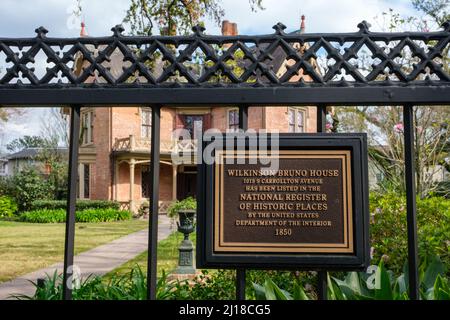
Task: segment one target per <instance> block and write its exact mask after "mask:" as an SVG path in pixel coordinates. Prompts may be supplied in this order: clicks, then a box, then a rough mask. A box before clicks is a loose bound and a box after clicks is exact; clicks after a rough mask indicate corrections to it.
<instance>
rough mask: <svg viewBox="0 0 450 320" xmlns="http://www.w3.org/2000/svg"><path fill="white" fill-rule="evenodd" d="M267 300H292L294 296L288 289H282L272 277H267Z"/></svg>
mask: <svg viewBox="0 0 450 320" xmlns="http://www.w3.org/2000/svg"><path fill="white" fill-rule="evenodd" d="M264 289H265V291H266V298H267V300H292V297H291V296H290V294H289V293H287V292H286V291H283V290H281V289H280V288H279V287H278V286H277V285H276V284H275V283H274V282H273V281H272V280H271V279H269V278H267V279H266V281H265V282H264Z"/></svg>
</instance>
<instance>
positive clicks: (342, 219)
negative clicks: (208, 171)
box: [214, 150, 354, 254]
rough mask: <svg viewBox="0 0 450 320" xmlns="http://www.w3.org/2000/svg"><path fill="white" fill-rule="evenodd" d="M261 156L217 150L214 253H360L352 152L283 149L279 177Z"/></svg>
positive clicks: (276, 171) (255, 152)
mask: <svg viewBox="0 0 450 320" xmlns="http://www.w3.org/2000/svg"><path fill="white" fill-rule="evenodd" d="M262 157H263V158H267V157H271V156H270V155H269V156H268V155H267V154H259V153H258V152H257V151H244V150H242V151H235V150H232V151H225V150H217V152H216V162H215V165H214V166H215V167H214V171H215V173H214V251H215V252H217V253H220V252H222V253H226V252H239V253H252V252H267V253H345V254H351V253H354V246H353V213H352V198H351V197H352V181H351V177H352V175H351V161H352V159H351V152H350V151H346V150H317V151H315V150H281V151H280V152H279V154H278V155H274V156H273V157H276V158H278V160H279V168H278V170H268V169H266V168H264V167H263V166H261V164H260V162H259V161H258V160H260V159H261V158H262ZM230 158H232V159H233V160H234V161H232V162H230V161H228V164H227V159H230ZM239 158H241V159H240V161H241V162H238V159H239ZM242 158H243V159H242ZM252 158H257V159H253V162H252V161H250V160H252ZM244 159H245V164H240V163H244V162H243V160H244ZM263 160H267V159H263ZM255 162H256V164H252V163H255Z"/></svg>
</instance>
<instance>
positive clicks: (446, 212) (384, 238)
mask: <svg viewBox="0 0 450 320" xmlns="http://www.w3.org/2000/svg"><path fill="white" fill-rule="evenodd" d="M370 213H371V226H370V241H371V244H372V247H373V249H374V254H373V261H380V259H381V257H383V256H384V260H385V263H386V266H387V267H388V268H390V269H392V270H393V271H394V272H397V273H399V272H401V270H402V267H403V262H404V261H405V260H406V259H407V251H408V245H407V241H408V237H407V228H406V226H407V224H406V199H405V196H403V195H401V194H397V193H392V192H391V193H386V194H376V193H373V194H371V196H370ZM417 230H418V244H419V256H420V258H421V260H425V259H426V258H427V257H429V256H434V255H439V256H440V257H441V259H442V260H443V261H444V264H446V265H448V264H450V255H449V248H450V243H449V235H450V200H447V199H445V198H442V197H430V198H427V199H419V198H417Z"/></svg>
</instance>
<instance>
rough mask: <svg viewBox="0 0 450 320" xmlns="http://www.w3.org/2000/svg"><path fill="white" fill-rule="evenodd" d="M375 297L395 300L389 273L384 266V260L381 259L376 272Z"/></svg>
mask: <svg viewBox="0 0 450 320" xmlns="http://www.w3.org/2000/svg"><path fill="white" fill-rule="evenodd" d="M375 299H377V300H393V295H392V288H391V280H390V278H389V273H388V272H387V270H386V268H385V267H384V263H383V260H381V261H380V264H379V265H378V269H377V271H376V272H375Z"/></svg>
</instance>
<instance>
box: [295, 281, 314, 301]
mask: <svg viewBox="0 0 450 320" xmlns="http://www.w3.org/2000/svg"><path fill="white" fill-rule="evenodd" d="M294 300H310V299H309V297H308V295H307V294H306V292H305V291H304V290H303V287H302V286H301V285H300V284H299V283H298V282H297V281H296V282H295V283H294Z"/></svg>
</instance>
